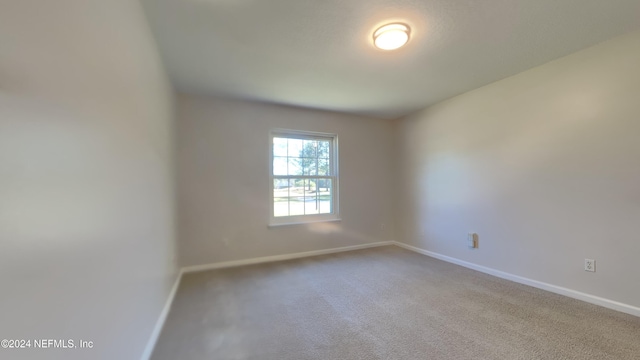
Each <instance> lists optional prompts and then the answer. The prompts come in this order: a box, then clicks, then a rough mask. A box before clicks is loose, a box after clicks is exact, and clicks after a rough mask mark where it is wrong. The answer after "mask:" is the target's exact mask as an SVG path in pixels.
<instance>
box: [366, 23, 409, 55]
mask: <svg viewBox="0 0 640 360" xmlns="http://www.w3.org/2000/svg"><path fill="white" fill-rule="evenodd" d="M410 32H411V29H410V28H409V26H407V25H405V24H401V23H393V24H387V25H383V26H381V27H379V28H378V30H376V31H375V32H374V33H373V44H374V45H375V46H376V47H377V48H378V49H382V50H395V49H397V48H399V47H402V46H403V45H404V44H406V43H407V41H409V33H410Z"/></svg>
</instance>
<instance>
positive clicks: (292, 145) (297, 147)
mask: <svg viewBox="0 0 640 360" xmlns="http://www.w3.org/2000/svg"><path fill="white" fill-rule="evenodd" d="M287 140H289V149H288V152H287V154H288V156H289V157H300V155H301V153H302V140H300V139H287Z"/></svg>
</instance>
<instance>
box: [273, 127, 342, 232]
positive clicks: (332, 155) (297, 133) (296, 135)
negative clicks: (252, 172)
mask: <svg viewBox="0 0 640 360" xmlns="http://www.w3.org/2000/svg"><path fill="white" fill-rule="evenodd" d="M275 137H284V138H290V139H302V140H324V141H327V140H328V141H330V143H329V161H330V166H331V167H330V174H331V175H328V176H318V175H274V174H273V138H275ZM338 169H339V166H338V135H337V134H330V133H321V132H315V131H301V130H288V129H272V130H271V131H270V132H269V209H270V210H269V212H270V217H269V226H282V225H298V224H308V223H314V222H325V221H340V211H339V206H338V189H339V184H338V183H339V171H338ZM287 178H288V179H294V178H295V179H307V178H308V179H318V178H320V179H323V178H324V179H331V184H332V185H331V186H332V193H331V210H332V212H331V213H329V214H310V215H292V216H278V217H276V216H274V201H273V192H274V188H273V183H274V180H275V179H287Z"/></svg>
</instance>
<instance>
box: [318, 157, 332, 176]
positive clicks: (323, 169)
mask: <svg viewBox="0 0 640 360" xmlns="http://www.w3.org/2000/svg"><path fill="white" fill-rule="evenodd" d="M314 175H315V174H314ZM318 175H324V176H329V175H331V168H330V167H329V159H318Z"/></svg>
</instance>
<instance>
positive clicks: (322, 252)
mask: <svg viewBox="0 0 640 360" xmlns="http://www.w3.org/2000/svg"><path fill="white" fill-rule="evenodd" d="M393 244H394V242H393V241H380V242H375V243H369V244H361V245H352V246H343V247H339V248H332V249H324V250H313V251H305V252H299V253H293V254H283V255H273V256H263V257H257V258H252V259H243V260H233V261H222V262H217V263H211V264H203V265H194V266H187V267H183V268H182V272H183V273H185V274H186V273H192V272H198V271H205V270H213V269H222V268H228V267H234V266H243V265H252V264H261V263H266V262H273V261H282V260H290V259H298V258H303V257H309V256H317V255H325V254H333V253H338V252H343V251H352V250H360V249H367V248H372V247H378V246H388V245H393Z"/></svg>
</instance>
